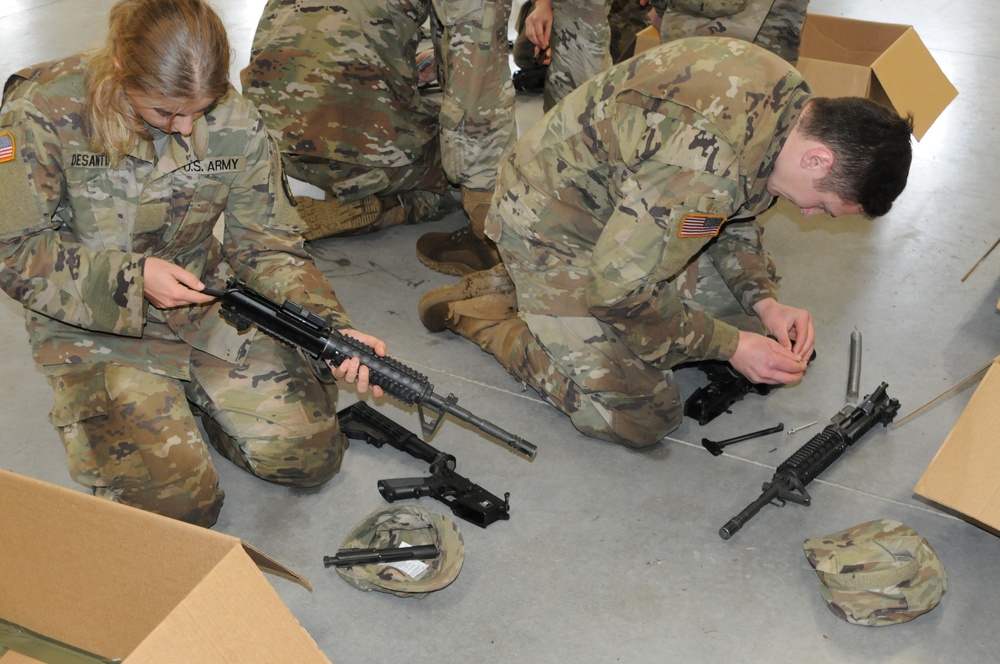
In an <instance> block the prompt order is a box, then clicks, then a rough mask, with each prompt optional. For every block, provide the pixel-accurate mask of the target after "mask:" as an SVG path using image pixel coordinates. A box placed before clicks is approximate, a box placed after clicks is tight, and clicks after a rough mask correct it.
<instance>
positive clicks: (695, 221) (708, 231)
mask: <svg viewBox="0 0 1000 664" xmlns="http://www.w3.org/2000/svg"><path fill="white" fill-rule="evenodd" d="M725 220H726V217H725V216H723V215H721V214H704V213H702V212H689V213H688V214H686V215H684V216H683V217H682V218H681V228H680V230H679V231H678V232H677V237H715V236H716V235H718V234H719V229H720V228H722V222H724V221H725Z"/></svg>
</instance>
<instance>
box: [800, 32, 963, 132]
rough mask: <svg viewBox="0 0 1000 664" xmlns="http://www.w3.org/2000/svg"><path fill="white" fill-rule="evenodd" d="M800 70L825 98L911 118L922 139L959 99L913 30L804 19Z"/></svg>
mask: <svg viewBox="0 0 1000 664" xmlns="http://www.w3.org/2000/svg"><path fill="white" fill-rule="evenodd" d="M797 66H798V69H799V71H800V72H802V75H803V76H804V77H805V79H806V80H807V81H808V82H809V86H810V87H811V88H812V90H813V92H814V93H816V94H817V95H818V96H822V97H846V96H858V97H868V98H869V99H873V100H875V101H877V102H880V103H882V104H886V105H888V106H891V107H893V108H895V109H896V111H897V112H898V113H900V114H901V115H906V114H911V115H913V135H914V136H915V137H916V138H917V140H919V139H921V138H923V137H924V134H926V133H927V130H928V129H930V127H931V124H933V123H934V121H935V120H936V119H937V118H938V116H939V115H941V113H942V112H943V111H944V109H945V108H946V107H947V106H948V104H950V103H951V102H952V100H953V99H955V97H956V96H957V95H958V91H957V90H956V89H955V86H953V85H952V84H951V82H950V81H949V80H948V78H947V77H946V76H945V75H944V73H943V72H942V71H941V68H940V67H939V66H938V64H937V63H936V62H935V61H934V58H933V57H932V56H931V54H930V52H929V51H928V50H927V47H926V46H924V43H923V41H921V39H920V37H919V36H918V35H917V33H916V31H915V30H914V29H913V28H912V27H911V26H909V25H899V24H895V23H873V22H870V21H856V20H854V19H848V18H840V17H837V16H823V15H820V14H806V20H805V23H804V25H803V26H802V43H801V45H800V48H799V61H798V65H797Z"/></svg>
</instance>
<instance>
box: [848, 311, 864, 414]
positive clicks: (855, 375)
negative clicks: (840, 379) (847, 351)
mask: <svg viewBox="0 0 1000 664" xmlns="http://www.w3.org/2000/svg"><path fill="white" fill-rule="evenodd" d="M860 389H861V333H860V332H858V330H857V328H855V329H854V331H853V332H851V366H850V368H849V369H848V371H847V401H848V403H857V401H858V396H860V395H859V391H860Z"/></svg>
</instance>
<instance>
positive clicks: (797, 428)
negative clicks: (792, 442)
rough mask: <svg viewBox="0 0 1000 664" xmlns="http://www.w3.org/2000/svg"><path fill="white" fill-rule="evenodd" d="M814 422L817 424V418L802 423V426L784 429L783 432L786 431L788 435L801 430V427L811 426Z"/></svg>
mask: <svg viewBox="0 0 1000 664" xmlns="http://www.w3.org/2000/svg"><path fill="white" fill-rule="evenodd" d="M814 424H819V420H813V421H812V422H810V423H809V424H803V425H802V426H800V427H794V428H792V429H789V430H788V431H786V432H785V433H787V434H788V435H789V436H790V435H792V434H793V433H795V432H796V431H802V430H803V429H805V428H806V427H811V426H812V425H814Z"/></svg>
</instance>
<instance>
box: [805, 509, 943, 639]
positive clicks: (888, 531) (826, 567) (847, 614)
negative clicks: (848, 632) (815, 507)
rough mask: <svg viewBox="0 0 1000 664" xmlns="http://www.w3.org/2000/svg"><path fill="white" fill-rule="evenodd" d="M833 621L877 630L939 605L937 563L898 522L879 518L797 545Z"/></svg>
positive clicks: (922, 541) (939, 566)
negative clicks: (811, 569) (839, 620)
mask: <svg viewBox="0 0 1000 664" xmlns="http://www.w3.org/2000/svg"><path fill="white" fill-rule="evenodd" d="M803 548H804V549H805V553H806V557H807V558H808V559H809V564H810V565H812V566H813V567H814V568H815V569H816V573H817V574H819V579H820V582H821V583H822V585H821V586H820V589H819V591H820V594H821V595H822V596H823V599H824V600H826V603H827V606H828V607H829V608H830V611H832V612H833V613H834V615H836V616H837V617H838V618H840V619H842V620H846V621H847V622H849V623H854V624H856V625H868V626H871V627H881V626H884V625H894V624H896V623H902V622H907V621H910V620H913V619H914V618H916V617H917V616H919V615H921V614H923V613H927V612H928V611H930V610H931V609H933V608H934V607H935V606H937V605H938V602H940V601H941V596H942V595H944V592H945V587H946V586H947V581H948V577H947V575H946V574H945V571H944V566H943V565H942V564H941V560H940V559H939V558H938V557H937V554H935V553H934V549H932V548H931V545H930V544H929V543H928V542H927V540H926V539H924V538H923V537H920V536H919V535H917V533H916V532H915V531H914V530H913V529H911V528H910V527H909V526H906V525H905V524H902V523H900V522H899V521H890V520H887V519H879V520H876V521H869V522H868V523H862V524H860V525H857V526H854V527H852V528H848V529H846V530H842V531H840V532H838V533H834V534H832V535H826V536H825V537H814V538H812V539H808V540H806V541H805V544H804V545H803Z"/></svg>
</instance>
